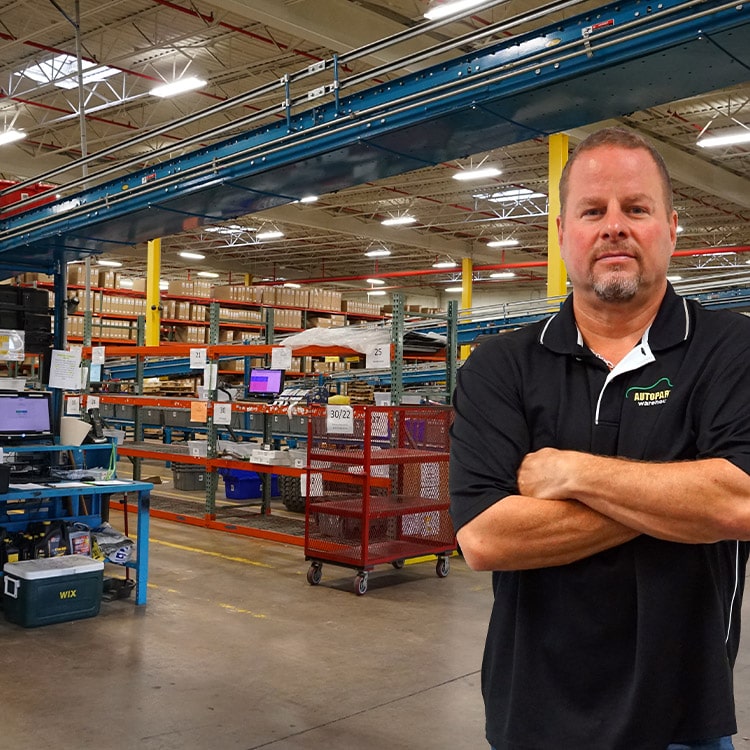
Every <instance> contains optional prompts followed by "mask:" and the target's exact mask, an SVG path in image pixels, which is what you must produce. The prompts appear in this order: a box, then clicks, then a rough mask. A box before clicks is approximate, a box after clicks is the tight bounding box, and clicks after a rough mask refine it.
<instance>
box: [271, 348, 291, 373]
mask: <svg viewBox="0 0 750 750" xmlns="http://www.w3.org/2000/svg"><path fill="white" fill-rule="evenodd" d="M271 367H272V368H273V369H274V370H291V369H292V350H291V349H290V348H289V347H288V346H275V347H274V348H273V349H271Z"/></svg>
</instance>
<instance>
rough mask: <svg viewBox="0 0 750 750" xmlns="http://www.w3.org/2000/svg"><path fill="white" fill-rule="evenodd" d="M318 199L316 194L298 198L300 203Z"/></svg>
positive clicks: (313, 201) (312, 201)
mask: <svg viewBox="0 0 750 750" xmlns="http://www.w3.org/2000/svg"><path fill="white" fill-rule="evenodd" d="M317 200H318V196H317V195H306V196H305V197H304V198H300V199H299V202H300V203H315V201H317Z"/></svg>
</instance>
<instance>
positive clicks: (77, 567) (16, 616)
mask: <svg viewBox="0 0 750 750" xmlns="http://www.w3.org/2000/svg"><path fill="white" fill-rule="evenodd" d="M103 571H104V563H103V562H102V561H101V560H92V559H91V558H90V557H86V556H85V555H65V556H63V557H43V558H39V559H37V560H22V561H21V562H9V563H5V565H4V566H3V572H4V573H5V576H4V580H3V611H4V612H5V618H6V619H7V620H8V621H9V622H14V623H17V624H19V625H23V626H24V627H26V628H34V627H37V626H39V625H50V624H51V623H54V622H66V621H68V620H80V619H82V618H84V617H94V615H97V614H99V607H100V605H101V601H102V586H103V580H104V573H103Z"/></svg>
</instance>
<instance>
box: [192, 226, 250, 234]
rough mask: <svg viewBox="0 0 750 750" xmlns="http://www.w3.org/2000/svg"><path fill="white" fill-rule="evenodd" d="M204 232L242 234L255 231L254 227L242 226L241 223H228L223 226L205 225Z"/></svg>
mask: <svg viewBox="0 0 750 750" xmlns="http://www.w3.org/2000/svg"><path fill="white" fill-rule="evenodd" d="M203 231H204V232H211V233H213V234H242V232H255V231H256V230H255V228H254V227H241V226H240V225H239V224H227V225H226V226H223V227H205V229H204V230H203Z"/></svg>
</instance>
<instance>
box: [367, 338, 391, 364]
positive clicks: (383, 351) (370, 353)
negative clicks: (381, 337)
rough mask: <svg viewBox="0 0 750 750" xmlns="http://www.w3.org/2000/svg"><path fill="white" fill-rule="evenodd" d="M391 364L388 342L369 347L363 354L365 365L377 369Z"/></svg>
mask: <svg viewBox="0 0 750 750" xmlns="http://www.w3.org/2000/svg"><path fill="white" fill-rule="evenodd" d="M390 366H391V347H390V345H388V344H378V345H376V346H373V347H370V348H369V349H368V350H367V352H366V356H365V367H366V368H367V369H368V370H377V369H382V368H384V367H390Z"/></svg>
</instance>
